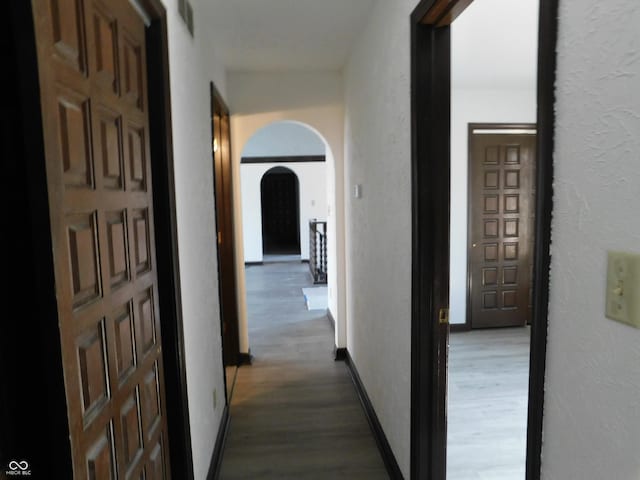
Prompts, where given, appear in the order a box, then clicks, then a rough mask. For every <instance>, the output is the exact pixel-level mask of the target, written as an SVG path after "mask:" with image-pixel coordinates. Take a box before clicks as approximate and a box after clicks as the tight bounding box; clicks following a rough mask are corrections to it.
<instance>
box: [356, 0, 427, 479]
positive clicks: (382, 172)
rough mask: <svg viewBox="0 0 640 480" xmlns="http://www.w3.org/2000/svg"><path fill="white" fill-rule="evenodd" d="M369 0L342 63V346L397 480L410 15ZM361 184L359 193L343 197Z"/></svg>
mask: <svg viewBox="0 0 640 480" xmlns="http://www.w3.org/2000/svg"><path fill="white" fill-rule="evenodd" d="M416 4H417V1H415V0H396V1H393V2H388V1H380V2H377V3H376V5H375V7H374V8H373V10H372V12H371V17H370V19H369V21H368V24H367V26H366V27H365V29H364V31H363V33H362V34H361V36H360V37H359V39H358V41H357V43H356V45H355V47H354V50H353V52H352V54H351V57H350V60H349V62H348V64H347V67H346V69H345V167H346V175H345V184H346V193H345V207H346V214H345V215H346V225H347V236H346V238H347V256H346V258H347V261H348V263H347V318H348V321H347V326H348V331H347V340H348V341H347V348H348V350H349V352H350V354H351V356H352V358H353V360H354V363H355V365H356V367H357V369H358V371H359V373H360V376H361V378H362V381H363V383H364V385H365V387H366V390H367V392H368V394H369V397H370V399H371V402H372V404H373V407H374V408H375V411H376V413H377V415H378V418H379V420H380V423H381V424H382V427H383V429H384V431H385V434H386V436H387V438H388V440H389V443H390V445H391V448H392V450H393V453H394V454H395V457H396V459H397V460H398V463H399V466H400V468H401V470H402V473H403V475H404V477H405V478H407V479H408V478H409V450H410V449H409V445H410V442H409V437H410V430H411V429H410V423H409V422H410V411H411V395H410V393H411V383H410V378H411V354H410V345H411V138H410V132H411V109H410V82H409V79H410V68H409V66H410V64H409V51H410V43H409V25H410V24H409V15H410V14H411V11H412V10H413V8H414V6H415V5H416ZM354 184H361V185H362V198H360V199H355V198H353V195H351V190H352V188H353V185H354Z"/></svg>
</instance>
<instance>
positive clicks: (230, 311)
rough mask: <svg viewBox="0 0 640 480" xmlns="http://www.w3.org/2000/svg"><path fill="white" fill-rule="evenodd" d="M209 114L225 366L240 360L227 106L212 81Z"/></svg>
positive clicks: (229, 129)
mask: <svg viewBox="0 0 640 480" xmlns="http://www.w3.org/2000/svg"><path fill="white" fill-rule="evenodd" d="M211 116H212V120H211V128H212V137H213V142H214V144H213V149H212V150H213V179H214V197H215V211H216V229H217V231H216V234H217V244H218V248H217V251H218V282H219V283H218V295H219V299H220V322H221V330H222V354H223V362H224V364H225V365H226V366H229V365H238V363H239V362H240V335H239V328H238V299H237V298H238V297H237V289H236V252H235V233H234V222H233V220H234V216H233V169H232V164H231V161H232V159H231V125H230V120H229V109H228V108H227V106H226V104H225V103H224V101H223V100H222V97H221V96H220V94H219V93H218V91H217V90H216V88H215V86H214V85H213V84H211Z"/></svg>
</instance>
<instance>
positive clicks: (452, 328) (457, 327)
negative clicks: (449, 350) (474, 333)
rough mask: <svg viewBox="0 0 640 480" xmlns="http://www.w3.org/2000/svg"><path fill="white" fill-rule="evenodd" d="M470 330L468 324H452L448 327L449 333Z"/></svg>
mask: <svg viewBox="0 0 640 480" xmlns="http://www.w3.org/2000/svg"><path fill="white" fill-rule="evenodd" d="M470 330H471V324H470V323H452V324H450V325H449V331H450V332H451V333H456V332H468V331H470Z"/></svg>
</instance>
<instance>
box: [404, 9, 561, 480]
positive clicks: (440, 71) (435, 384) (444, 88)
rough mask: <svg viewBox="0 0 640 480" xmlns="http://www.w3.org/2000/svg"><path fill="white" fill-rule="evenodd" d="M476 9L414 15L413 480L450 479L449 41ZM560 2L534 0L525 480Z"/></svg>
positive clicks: (535, 410) (537, 441) (534, 428)
mask: <svg viewBox="0 0 640 480" xmlns="http://www.w3.org/2000/svg"><path fill="white" fill-rule="evenodd" d="M471 1H472V0H422V1H421V2H420V3H419V4H418V6H417V7H416V8H415V10H414V11H413V13H412V14H411V85H412V87H411V107H412V112H411V141H412V162H411V167H412V227H413V229H412V290H411V295H412V311H411V334H412V339H411V347H412V349H411V478H412V479H419V478H431V479H433V480H442V479H444V478H446V443H447V436H446V394H447V392H446V375H447V372H446V354H447V352H446V345H445V348H443V342H445V343H446V342H448V333H449V328H448V327H449V326H448V325H445V327H443V326H442V324H441V323H440V322H439V319H438V313H439V310H440V308H443V307H446V306H447V304H448V298H447V296H448V283H449V262H448V260H449V208H450V192H449V180H450V177H449V175H450V174H449V171H450V163H451V159H450V138H451V132H450V113H451V105H450V102H451V99H450V93H451V91H450V89H451V72H450V64H451V49H450V47H451V42H450V40H451V39H450V29H449V25H450V24H451V22H452V21H453V20H455V18H456V17H457V16H458V15H459V14H460V13H461V12H462V11H464V9H465V8H466V7H467V6H468V5H469V4H470V3H471ZM557 17H558V0H540V12H539V20H538V21H539V24H538V73H537V75H538V84H537V127H538V135H537V142H536V150H537V151H536V191H537V196H536V207H535V211H536V218H535V238H536V240H535V249H534V264H533V265H534V275H533V291H534V293H533V320H532V323H533V325H532V329H531V348H530V371H529V405H528V419H527V422H528V423H527V459H526V478H527V480H538V479H539V478H540V467H541V452H542V419H543V408H544V405H543V401H544V376H545V360H546V344H547V324H548V300H549V264H550V252H549V246H550V242H551V212H552V206H553V184H552V181H553V148H554V121H555V114H554V110H553V109H554V104H555V93H554V92H555V90H554V83H555V70H556V51H555V48H556V38H557V28H558V18H557Z"/></svg>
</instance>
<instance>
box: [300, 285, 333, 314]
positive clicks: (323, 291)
mask: <svg viewBox="0 0 640 480" xmlns="http://www.w3.org/2000/svg"><path fill="white" fill-rule="evenodd" d="M302 294H303V295H304V301H305V303H306V304H307V310H326V309H327V307H328V304H327V287H309V288H303V289H302Z"/></svg>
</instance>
